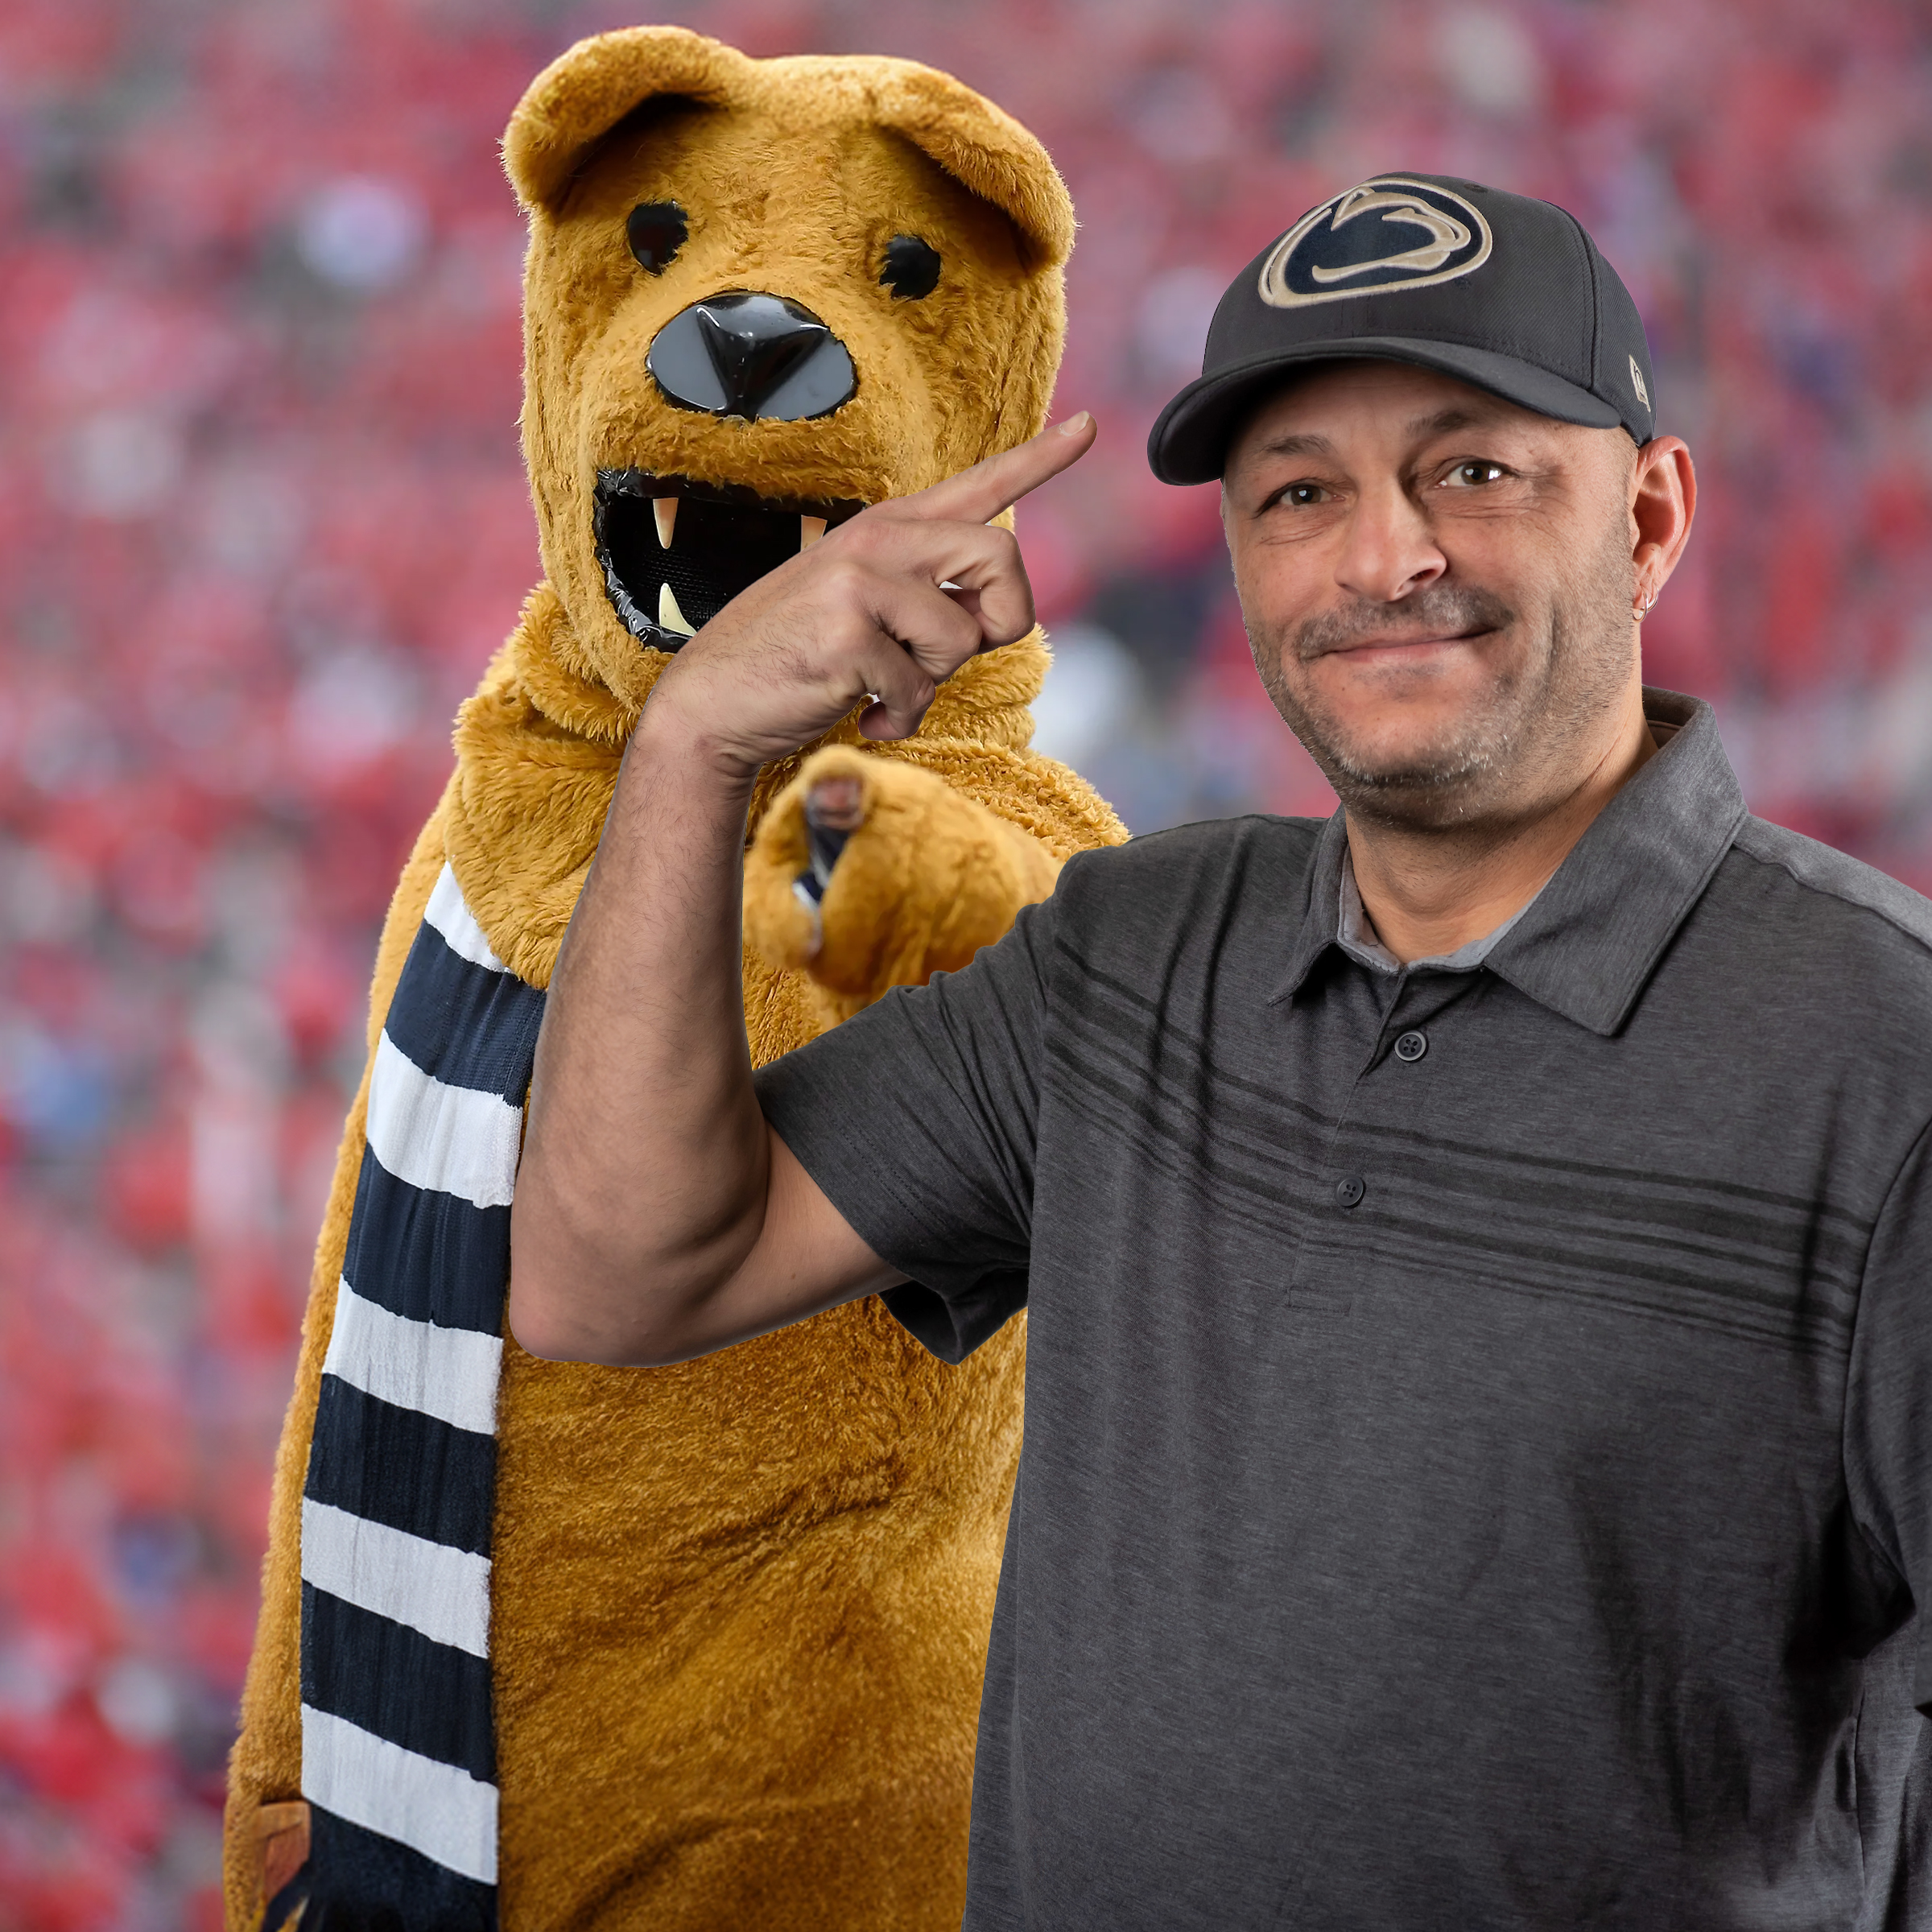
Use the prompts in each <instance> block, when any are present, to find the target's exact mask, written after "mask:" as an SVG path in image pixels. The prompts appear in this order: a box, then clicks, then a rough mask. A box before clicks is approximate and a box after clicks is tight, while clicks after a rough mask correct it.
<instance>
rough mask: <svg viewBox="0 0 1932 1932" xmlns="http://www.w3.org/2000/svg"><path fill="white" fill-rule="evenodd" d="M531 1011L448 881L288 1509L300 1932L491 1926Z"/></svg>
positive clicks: (409, 978)
mask: <svg viewBox="0 0 1932 1932" xmlns="http://www.w3.org/2000/svg"><path fill="white" fill-rule="evenodd" d="M542 1018H543V994H542V993H539V992H538V991H537V990H536V989H535V988H534V987H530V986H527V985H524V983H523V982H522V980H519V979H518V978H517V977H516V976H515V975H514V973H512V972H510V971H509V969H508V968H506V967H505V965H504V964H503V963H502V960H499V959H498V958H497V956H496V955H495V954H494V953H493V952H491V951H490V949H489V943H488V942H487V941H486V940H485V939H484V937H483V934H482V931H481V928H480V927H478V926H477V922H476V920H475V919H473V917H472V916H471V914H470V911H469V907H468V906H466V905H465V904H464V901H463V894H462V892H461V890H460V888H459V887H458V886H457V884H456V875H455V874H454V873H452V872H451V871H450V869H448V866H447V865H446V866H445V867H444V869H443V874H442V877H440V879H439V880H438V881H437V882H436V890H435V891H434V892H433V893H432V894H431V895H430V901H429V905H428V908H427V911H426V912H425V914H424V916H423V925H422V927H421V929H420V930H419V931H418V933H417V935H416V938H415V944H414V945H413V946H412V947H411V950H410V955H409V958H408V960H407V963H406V964H405V965H404V967H403V975H402V977H401V979H400V980H398V982H397V985H396V990H395V996H394V1000H393V1001H391V1003H390V1009H389V1013H388V1017H387V1021H386V1024H385V1026H384V1027H383V1029H382V1037H381V1038H380V1040H379V1041H378V1043H377V1047H376V1059H375V1066H374V1071H373V1072H372V1074H371V1076H370V1080H369V1127H368V1139H367V1145H366V1146H365V1147H364V1149H363V1153H362V1169H361V1176H360V1178H359V1179H358V1180H357V1187H356V1203H355V1210H354V1214H353V1219H352V1220H351V1221H350V1223H349V1245H348V1249H347V1253H346V1255H345V1260H344V1263H343V1270H342V1282H341V1288H340V1289H339V1290H338V1292H337V1297H336V1318H335V1326H334V1328H333V1330H332V1333H331V1335H330V1337H329V1344H328V1356H327V1357H326V1359H325V1360H324V1363H323V1365H322V1389H321V1395H320V1399H319V1400H318V1402H317V1403H316V1431H315V1440H314V1443H313V1445H312V1447H311V1448H310V1451H309V1459H308V1482H307V1484H305V1485H304V1488H303V1498H302V1795H303V1797H304V1798H307V1799H308V1802H309V1806H310V1850H309V1856H308V1862H307V1863H306V1864H304V1865H303V1868H302V1869H301V1871H300V1872H298V1873H297V1874H296V1876H295V1879H294V1880H291V1882H290V1884H289V1885H288V1886H287V1888H285V1889H284V1890H283V1892H282V1893H280V1894H279V1896H278V1897H277V1898H276V1899H275V1901H272V1903H271V1905H270V1916H269V1918H268V1924H269V1926H270V1928H271V1932H272V1929H273V1928H274V1927H276V1926H280V1925H281V1924H283V1923H284V1922H286V1919H287V1914H288V1913H290V1912H291V1911H292V1910H294V1909H295V1907H296V1906H297V1905H300V1904H302V1903H303V1902H304V1901H306V1904H307V1907H308V1909H307V1910H306V1911H304V1913H303V1920H302V1932H351V1929H352V1928H362V1927H375V1926H398V1927H407V1929H408V1932H459V1929H460V1932H486V1929H493V1928H494V1927H495V1926H496V1923H497V1893H496V1884H497V1785H496V1739H495V1734H494V1730H493V1724H492V1719H491V1711H490V1673H489V1601H490V1599H489V1587H490V1523H491V1519H492V1517H493V1513H494V1507H495V1499H496V1465H497V1442H496V1426H497V1379H498V1377H499V1376H500V1374H501V1373H502V1359H503V1342H502V1335H503V1305H504V1297H505V1294H506V1290H507V1287H508V1284H509V1278H510V1194H511V1190H512V1188H513V1187H514V1184H515V1181H516V1173H517V1157H518V1147H519V1143H520V1140H521V1136H522V1106H523V1100H524V1096H525V1094H526V1092H527V1091H528V1089H529V1086H530V1066H531V1063H532V1061H533V1059H534V1058H535V1053H536V1042H537V1027H538V1024H539V1021H540V1020H541V1019H542Z"/></svg>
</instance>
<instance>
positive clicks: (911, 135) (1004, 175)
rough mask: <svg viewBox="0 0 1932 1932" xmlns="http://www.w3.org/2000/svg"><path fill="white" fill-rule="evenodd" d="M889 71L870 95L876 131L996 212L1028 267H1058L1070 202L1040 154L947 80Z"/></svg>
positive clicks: (907, 69)
mask: <svg viewBox="0 0 1932 1932" xmlns="http://www.w3.org/2000/svg"><path fill="white" fill-rule="evenodd" d="M880 64H881V66H883V65H885V64H886V63H884V62H881V63H880ZM891 65H892V67H893V68H894V69H895V70H896V71H895V72H892V73H891V74H890V76H886V77H885V78H884V79H883V80H882V81H881V85H879V87H878V89H877V92H876V93H875V94H874V96H873V111H874V112H875V114H877V117H878V124H879V126H881V127H886V128H890V129H891V130H892V131H893V132H894V134H899V135H902V136H903V137H904V138H905V139H906V140H908V141H910V142H911V143H912V144H913V146H914V147H916V148H918V149H919V150H920V151H922V152H923V154H924V155H926V156H927V159H930V160H932V161H935V162H936V163H938V164H939V166H940V167H943V169H944V170H945V171H946V172H947V174H949V175H952V178H953V179H954V180H956V181H957V182H958V183H960V185H961V186H962V187H964V188H968V189H970V190H971V191H972V192H973V193H974V194H976V195H977V196H979V197H980V200H982V201H990V202H991V203H992V204H993V206H994V207H995V208H998V209H1000V210H1001V213H1004V214H1005V216H1006V217H1008V218H1009V220H1010V221H1012V223H1013V226H1014V227H1015V228H1016V229H1018V230H1019V235H1020V243H1021V252H1022V256H1023V257H1024V258H1025V260H1026V265H1027V266H1028V267H1029V268H1034V269H1040V268H1057V267H1059V266H1060V264H1061V263H1062V262H1064V261H1065V260H1066V259H1067V256H1068V255H1069V254H1071V253H1072V252H1073V227H1074V222H1073V200H1072V197H1071V196H1069V195H1068V193H1067V184H1066V183H1065V182H1063V180H1061V179H1060V175H1059V170H1058V169H1057V168H1056V167H1055V166H1054V165H1053V163H1052V162H1051V160H1050V159H1048V158H1047V151H1046V149H1045V148H1043V147H1041V146H1040V144H1039V142H1037V141H1036V140H1034V138H1033V136H1032V135H1031V134H1028V133H1027V131H1026V129H1025V128H1023V127H1022V126H1020V124H1019V122H1017V121H1015V120H1014V119H1013V118H1012V117H1011V116H1010V115H1009V114H1002V113H1001V111H1000V109H998V108H997V107H995V106H994V105H993V103H992V102H991V101H986V100H982V99H981V98H980V96H979V95H977V94H976V93H974V92H973V91H972V89H971V88H969V87H967V86H965V85H964V84H963V83H961V82H960V81H956V80H954V79H953V78H952V76H951V75H950V74H942V73H940V72H938V71H937V70H936V69H935V68H929V67H915V66H914V65H913V64H912V63H911V62H910V61H906V62H900V61H894V62H892V63H891Z"/></svg>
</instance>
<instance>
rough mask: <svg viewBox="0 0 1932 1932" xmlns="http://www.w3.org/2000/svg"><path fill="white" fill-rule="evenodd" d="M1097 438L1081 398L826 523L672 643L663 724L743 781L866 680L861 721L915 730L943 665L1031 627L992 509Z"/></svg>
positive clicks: (1011, 551) (864, 727)
mask: <svg viewBox="0 0 1932 1932" xmlns="http://www.w3.org/2000/svg"><path fill="white" fill-rule="evenodd" d="M1093 438H1094V422H1093V419H1092V416H1090V415H1087V414H1086V413H1085V412H1084V411H1083V412H1082V413H1081V414H1080V415H1076V416H1071V417H1069V418H1068V419H1067V421H1066V422H1064V423H1055V425H1053V426H1052V427H1050V428H1048V429H1046V430H1043V431H1041V433H1040V434H1039V435H1038V436H1035V437H1034V438H1033V440H1031V441H1030V442H1027V443H1022V444H1020V445H1019V447H1018V448H1017V449H1009V450H1005V451H1003V452H1001V454H1000V455H998V456H989V457H988V458H987V460H985V462H984V463H979V464H975V465H974V466H973V467H972V469H968V470H963V471H961V472H960V474H959V475H958V476H956V477H948V478H947V480H946V481H944V482H943V483H936V484H935V485H933V486H932V488H931V489H923V490H921V491H920V492H919V493H918V494H917V495H916V496H910V497H894V498H892V499H891V500H890V501H889V502H884V503H878V504H874V505H873V506H872V507H871V508H869V509H868V510H861V512H860V513H859V514H858V515H857V516H856V517H854V518H852V520H851V521H850V522H848V523H844V524H842V525H840V527H839V528H838V529H836V530H832V531H829V532H828V534H827V535H825V536H824V537H822V538H821V539H819V541H818V542H817V543H815V544H814V545H813V546H812V547H811V549H810V550H807V551H803V553H802V554H801V555H798V556H796V557H793V558H791V559H788V560H787V561H786V562H785V563H783V564H780V565H779V566H778V568H777V569H776V570H774V571H772V572H769V573H768V574H767V575H766V576H762V577H761V578H760V579H759V580H758V582H757V583H755V584H753V585H752V586H751V587H750V588H749V589H748V590H745V591H744V592H741V594H740V595H739V596H737V597H734V598H733V600H732V601H731V602H730V603H729V604H728V605H725V608H724V609H722V610H721V611H720V612H719V613H718V614H717V616H716V617H713V618H712V621H710V622H709V623H708V624H707V625H705V626H704V629H703V630H700V631H699V633H698V634H697V635H696V637H695V638H692V639H691V642H689V643H688V644H687V645H686V646H684V648H683V650H681V651H679V653H678V655H677V657H676V658H675V660H674V661H673V662H672V663H671V665H670V666H669V667H667V669H666V671H664V674H663V676H662V677H660V678H659V679H658V683H657V685H656V687H655V688H654V690H653V691H652V692H651V696H650V711H651V712H652V713H653V714H654V716H653V719H652V722H653V724H654V725H655V726H656V727H657V729H658V730H659V731H662V730H663V729H666V728H667V727H669V728H670V729H674V730H675V732H676V733H678V735H679V737H683V739H684V740H685V741H686V742H687V743H688V744H690V745H692V746H694V747H695V748H700V749H702V750H703V751H704V753H707V754H708V756H709V757H711V758H713V759H715V760H716V762H717V764H718V765H719V766H720V767H721V769H722V770H724V771H725V773H726V774H728V775H729V776H731V777H733V778H736V779H737V780H739V781H741V782H749V780H750V778H752V777H753V774H755V773H756V772H757V770H758V767H759V766H762V765H765V764H768V763H770V761H771V760H773V759H774V758H783V757H784V756H786V753H790V752H792V751H795V750H796V749H798V748H799V745H804V744H807V743H809V742H810V741H811V740H812V739H814V738H815V737H819V736H820V735H821V734H822V733H824V732H826V731H828V730H829V729H831V728H832V726H833V725H836V723H837V722H838V721H839V720H840V718H842V717H844V716H845V715H846V714H847V713H848V712H849V711H850V710H851V709H852V707H853V705H855V704H857V703H858V702H859V700H861V698H864V697H866V696H871V697H872V698H873V700H874V702H873V704H871V706H870V707H869V708H868V709H867V710H866V712H865V715H864V716H863V717H861V720H860V721H859V728H860V729H861V731H863V732H864V733H865V735H866V737H870V738H903V737H910V736H911V734H912V733H914V732H915V731H916V730H918V729H919V720H921V719H922V718H923V716H925V715H926V708H927V706H928V705H929V704H931V702H932V700H933V696H934V693H935V691H936V689H937V687H938V686H939V683H941V682H942V681H943V679H946V678H947V677H949V676H951V675H952V673H953V672H954V671H956V670H957V669H958V668H959V667H960V665H961V664H963V663H965V661H966V660H967V659H968V658H970V657H972V655H973V654H975V653H976V652H977V651H981V650H991V649H992V648H993V646H996V645H1000V644H1010V643H1012V642H1013V641H1014V640H1015V639H1016V638H1023V637H1025V636H1026V633H1027V632H1028V631H1029V630H1031V629H1032V628H1033V621H1034V616H1033V590H1032V587H1031V585H1030V584H1028V582H1027V580H1026V566H1025V564H1023V563H1022V561H1021V559H1020V550H1019V545H1018V543H1017V542H1016V541H1015V540H1014V539H1013V535H1012V533H1011V532H1010V531H1009V530H1000V529H997V528H995V527H993V526H992V525H991V523H990V521H989V519H991V518H993V517H996V516H997V515H998V514H999V513H1000V512H1001V510H1005V509H1006V508H1008V507H1009V506H1010V505H1012V504H1013V503H1016V502H1018V501H1019V499H1020V498H1021V497H1023V496H1025V495H1026V493H1027V492H1028V491H1029V490H1031V489H1038V487H1039V485H1041V484H1042V483H1044V482H1045V481H1047V479H1048V478H1049V477H1055V476H1058V475H1059V473H1060V472H1061V471H1062V470H1063V469H1067V467H1068V466H1069V465H1070V464H1072V463H1075V462H1076V461H1077V460H1079V459H1080V457H1081V456H1084V455H1085V454H1086V452H1087V451H1088V449H1089V448H1091V447H1092V443H1093ZM942 584H950V585H952V586H953V587H954V588H952V589H950V590H947V589H942V588H940V586H941V585H942ZM667 714H669V715H667ZM674 718H675V723H674V722H673V720H674Z"/></svg>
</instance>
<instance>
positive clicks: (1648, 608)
mask: <svg viewBox="0 0 1932 1932" xmlns="http://www.w3.org/2000/svg"><path fill="white" fill-rule="evenodd" d="M1634 608H1635V609H1636V611H1637V622H1638V623H1640V624H1641V623H1642V622H1643V621H1644V619H1645V617H1649V614H1650V613H1651V612H1652V611H1653V610H1654V609H1656V608H1657V592H1655V591H1652V592H1651V593H1650V594H1649V597H1645V599H1644V601H1643V602H1642V603H1641V604H1639V605H1636V606H1635V607H1634Z"/></svg>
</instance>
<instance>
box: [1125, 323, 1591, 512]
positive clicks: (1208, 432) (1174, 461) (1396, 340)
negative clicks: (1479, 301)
mask: <svg viewBox="0 0 1932 1932" xmlns="http://www.w3.org/2000/svg"><path fill="white" fill-rule="evenodd" d="M1360 358H1365V359H1366V360H1368V361H1378V362H1413V363H1414V364H1416V365H1418V367H1420V368H1422V369H1439V370H1440V371H1441V372H1442V373H1443V374H1444V375H1446V376H1455V377H1458V378H1460V379H1461V380H1462V381H1463V382H1467V383H1468V384H1470V385H1471V386H1472V387H1474V388H1476V389H1482V390H1488V392H1489V394H1492V395H1495V396H1501V397H1502V398H1504V399H1505V401H1506V402H1510V403H1521V405H1522V406H1523V407H1524V408H1525V409H1533V410H1534V411H1536V413H1537V414H1538V415H1539V416H1552V417H1554V419H1556V420H1557V421H1558V422H1559V423H1582V424H1583V425H1585V426H1586V427H1588V428H1591V429H1615V428H1616V427H1617V426H1618V425H1619V424H1620V423H1621V422H1622V421H1623V418H1622V417H1621V416H1620V415H1618V414H1617V412H1616V410H1615V409H1614V408H1612V407H1611V405H1610V404H1609V403H1606V402H1604V399H1603V398H1601V397H1600V396H1593V395H1592V394H1591V393H1590V391H1589V390H1587V389H1581V388H1579V387H1578V386H1577V385H1576V384H1575V383H1574V382H1565V381H1564V380H1563V378H1562V377H1561V376H1553V375H1551V374H1550V372H1549V370H1547V369H1538V368H1537V367H1535V366H1534V365H1533V364H1531V363H1528V362H1519V361H1517V360H1516V359H1515V357H1513V356H1504V355H1498V354H1497V353H1496V351H1495V350H1494V349H1468V348H1465V347H1464V346H1463V345H1462V344H1461V343H1459V342H1435V341H1429V340H1427V339H1426V338H1425V337H1422V336H1336V337H1333V338H1331V339H1330V340H1329V341H1324V342H1298V343H1296V344H1294V345H1293V346H1292V347H1286V348H1282V349H1270V350H1269V351H1268V352H1267V353H1266V354H1265V355H1259V356H1250V357H1248V358H1247V360H1246V361H1241V362H1236V363H1233V364H1232V365H1229V366H1228V368H1226V369H1216V371H1215V372H1214V374H1212V375H1211V376H1203V377H1201V378H1199V379H1198V380H1197V381H1195V382H1190V383H1189V384H1188V385H1187V387H1186V388H1185V389H1184V390H1182V391H1181V393H1180V394H1179V395H1178V396H1176V397H1175V398H1174V400H1173V401H1172V402H1171V403H1169V404H1168V405H1167V407H1166V408H1165V409H1164V410H1162V411H1161V413H1160V415H1159V417H1158V419H1157V420H1156V422H1155V423H1154V430H1153V432H1152V434H1151V435H1150V436H1149V437H1148V439H1147V460H1148V463H1149V464H1150V466H1151V467H1152V469H1153V471H1154V474H1155V476H1157V477H1159V478H1160V480H1161V481H1162V482H1163V483H1212V481H1214V480H1215V479H1216V477H1219V476H1220V473H1221V470H1222V469H1223V466H1224V464H1225V462H1226V460H1227V454H1228V438H1229V437H1230V436H1231V435H1232V433H1233V431H1234V429H1235V427H1236V423H1238V422H1239V420H1240V419H1241V416H1242V415H1244V414H1245V412H1246V411H1247V410H1248V409H1249V407H1250V406H1251V405H1252V404H1253V403H1254V401H1255V400H1256V398H1257V396H1258V395H1259V394H1261V392H1263V391H1265V390H1269V389H1272V388H1274V387H1275V386H1277V385H1278V383H1279V382H1280V380H1281V378H1282V374H1284V373H1285V372H1286V371H1287V370H1289V369H1294V368H1296V367H1298V365H1301V364H1302V363H1305V362H1338V361H1352V360H1356V359H1360Z"/></svg>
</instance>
